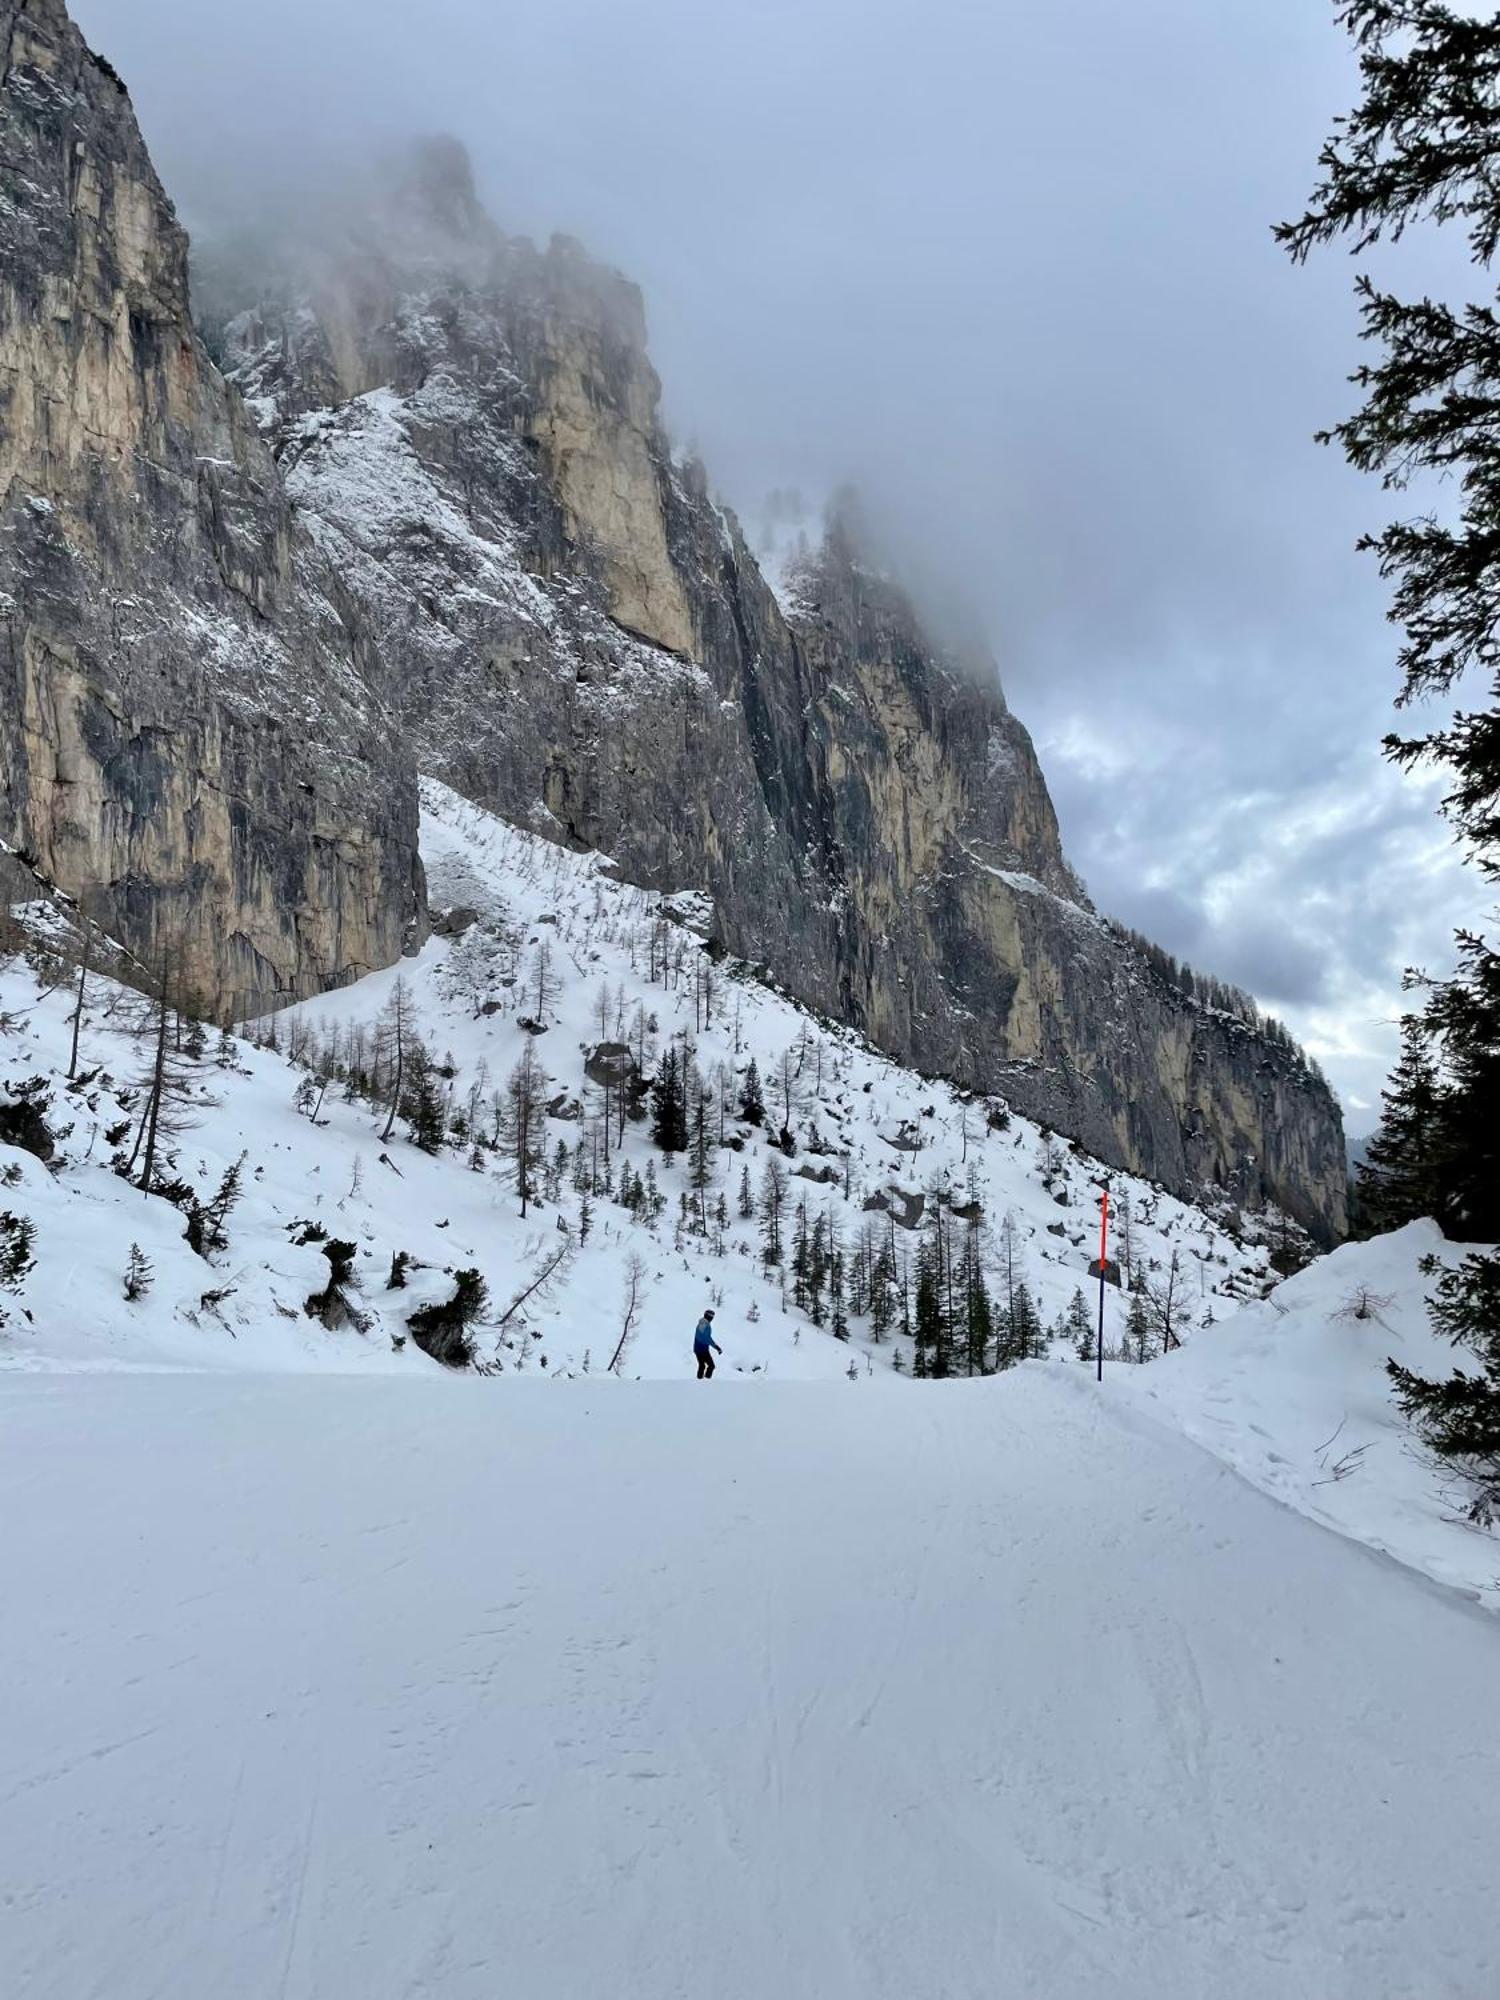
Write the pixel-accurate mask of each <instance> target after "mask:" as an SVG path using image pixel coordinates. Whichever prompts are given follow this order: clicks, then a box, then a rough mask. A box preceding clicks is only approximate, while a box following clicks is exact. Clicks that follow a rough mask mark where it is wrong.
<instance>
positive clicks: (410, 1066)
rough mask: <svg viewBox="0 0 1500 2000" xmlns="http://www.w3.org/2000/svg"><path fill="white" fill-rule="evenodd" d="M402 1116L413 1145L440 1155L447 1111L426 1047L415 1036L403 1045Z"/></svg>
mask: <svg viewBox="0 0 1500 2000" xmlns="http://www.w3.org/2000/svg"><path fill="white" fill-rule="evenodd" d="M401 1115H402V1116H403V1117H404V1118H405V1120H406V1123H407V1127H408V1129H409V1130H410V1132H411V1139H412V1144H413V1145H414V1146H418V1147H420V1148H421V1150H422V1151H423V1152H424V1153H440V1152H441V1151H442V1150H443V1141H444V1139H445V1138H446V1137H447V1126H448V1119H447V1112H446V1108H445V1105H444V1101H443V1093H442V1091H441V1090H440V1089H439V1087H438V1078H437V1073H436V1071H435V1069H434V1067H433V1062H432V1057H431V1056H430V1055H429V1053H428V1050H427V1044H426V1043H425V1042H424V1041H423V1040H422V1039H421V1037H420V1036H418V1035H411V1036H409V1037H408V1038H407V1043H406V1077H405V1082H404V1085H403V1088H402V1092H401Z"/></svg>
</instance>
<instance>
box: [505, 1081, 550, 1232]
mask: <svg viewBox="0 0 1500 2000" xmlns="http://www.w3.org/2000/svg"><path fill="white" fill-rule="evenodd" d="M546 1125H547V1105H546V1100H545V1095H544V1081H543V1077H542V1066H541V1064H540V1063H539V1062H538V1061H537V1056H536V1049H535V1047H534V1045H533V1044H532V1043H530V1042H527V1043H526V1045H525V1046H524V1047H523V1049H522V1050H521V1054H520V1057H519V1059H518V1061H517V1063H516V1065H515V1067H514V1069H512V1071H511V1073H510V1076H509V1077H508V1078H507V1080H506V1085H505V1099H504V1106H503V1111H502V1135H501V1136H502V1140H503V1143H504V1146H505V1150H506V1153H507V1156H508V1158H509V1160H510V1170H511V1177H512V1180H513V1182H514V1185H515V1190H516V1193H517V1195H518V1196H519V1198H520V1202H521V1214H522V1216H523V1217H524V1216H525V1214H526V1211H527V1209H528V1207H529V1206H530V1204H531V1202H532V1201H533V1200H534V1198H535V1195H536V1181H537V1169H538V1167H539V1166H540V1165H541V1160H542V1152H543V1148H544V1146H545V1144H546V1136H547V1134H546Z"/></svg>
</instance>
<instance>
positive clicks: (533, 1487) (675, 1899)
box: [0, 1363, 1500, 2000]
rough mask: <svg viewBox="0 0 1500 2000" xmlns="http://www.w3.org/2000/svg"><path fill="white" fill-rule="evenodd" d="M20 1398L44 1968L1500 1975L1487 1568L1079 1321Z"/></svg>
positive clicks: (6, 1556)
mask: <svg viewBox="0 0 1500 2000" xmlns="http://www.w3.org/2000/svg"><path fill="white" fill-rule="evenodd" d="M1144 1372H1145V1373H1147V1374H1149V1372H1150V1371H1149V1370H1147V1371H1144ZM0 1429H3V1433H4V1437H5V1449H4V1451H3V1453H0V1502H3V1507H4V1513H5V1518H6V1520H7V1521H8V1522H9V1523H11V1524H12V1525H11V1529H10V1531H9V1532H7V1534H6V1535H5V1537H4V1538H3V1541H0V1593H3V1601H4V1603H5V1605H6V1607H7V1642H6V1659H7V1673H6V1700H5V1704H4V1709H3V1715H0V1875H3V1879H4V1882H5V1901H4V1906H3V1909H0V1934H3V1956H4V1961H5V1966H6V1973H5V1989H6V1991H7V1992H8V1993H14V1994H17V1995H24V1996H25V2000H204V1996H207V1995H212V1996H214V2000H268V1996H269V1997H270V2000H343V1996H346V1995H348V1996H355V1995H357V1996H359V2000H412V1996H417V1995H421V1996H424V2000H494V1996H497V1995H505V1996H507V2000H595V1996H601V1995H609V1996H620V2000H701V1996H704V1995H712V1996H714V2000H773V1997H774V1996H785V2000H912V1996H916V1995H921V1996H929V1995H930V1996H934V2000H937V1996H942V2000H992V1996H996V1995H1006V1996H1010V1995H1015V1996H1018V2000H1020V1996H1024V2000H1204V1996H1205V1995H1208V1994H1212V1995H1215V1996H1218V2000H1417V1996H1420V2000H1486V1996H1488V1995H1491V1994H1493V1993H1494V1992H1496V1991H1497V1989H1500V1903H1497V1900H1496V1898H1495V1894H1494V1879H1493V1876H1494V1870H1493V1854H1494V1837H1495V1830H1496V1812H1497V1800H1500V1744H1497V1742H1496V1740H1495V1737H1494V1734H1493V1732H1492V1731H1491V1730H1490V1729H1489V1727H1488V1718H1489V1717H1490V1716H1491V1715H1492V1712H1493V1695H1494V1688H1495V1678H1496V1666H1497V1658H1500V1652H1497V1647H1500V1629H1497V1627H1496V1625H1495V1621H1494V1620H1493V1619H1492V1618H1491V1617H1489V1616H1488V1615H1487V1614H1485V1613H1484V1612H1482V1611H1480V1610H1478V1609H1477V1608H1476V1607H1475V1606H1474V1605H1473V1604H1472V1603H1470V1602H1468V1601H1466V1600H1465V1599H1463V1598H1461V1597H1460V1596H1459V1595H1458V1594H1456V1593H1454V1592H1448V1591H1443V1590H1440V1589H1439V1588H1438V1587H1437V1586H1435V1585H1433V1584H1430V1583H1428V1582H1427V1581H1425V1580H1424V1579H1421V1578H1418V1577H1416V1576H1414V1575H1413V1574H1412V1573H1411V1572H1410V1571H1408V1570H1405V1569H1402V1568H1400V1567H1399V1566H1398V1565H1396V1564H1394V1563H1391V1562H1389V1561H1388V1560H1384V1559H1382V1558H1379V1557H1376V1556H1374V1555H1372V1554H1371V1553H1370V1552H1369V1551H1368V1550H1366V1549H1363V1548H1360V1547H1358V1546H1357V1545H1355V1544H1354V1543H1352V1542H1350V1541H1347V1540H1345V1539H1343V1538H1341V1537H1339V1536H1336V1535H1332V1534H1329V1533H1328V1532H1327V1531H1326V1530H1324V1529H1323V1528H1321V1527H1318V1526H1316V1525H1315V1524H1313V1523H1312V1522H1310V1521H1307V1520H1305V1519H1303V1518H1301V1517H1300V1516H1299V1515H1297V1514H1295V1513H1292V1512H1290V1511H1289V1510H1288V1509H1286V1508H1284V1507H1281V1506H1278V1505H1277V1504H1276V1503H1275V1502H1273V1501H1272V1500H1270V1499H1268V1498H1266V1497H1265V1496H1264V1495H1262V1494H1260V1493H1257V1492H1255V1491H1254V1490H1253V1489H1252V1488H1251V1487H1250V1486H1249V1485H1247V1484H1246V1483H1245V1482H1244V1481H1243V1480H1242V1479H1240V1478H1239V1477H1238V1476H1237V1475H1236V1474H1235V1473H1234V1472H1232V1471H1231V1470H1229V1469H1228V1468H1227V1467H1226V1466H1224V1465H1223V1464H1221V1463H1220V1462H1219V1461H1217V1460H1216V1459H1214V1458H1212V1457H1210V1456H1209V1455H1208V1454H1207V1453H1206V1452H1204V1451H1202V1450H1200V1449H1199V1448H1198V1447H1197V1446H1196V1445H1194V1444H1192V1443H1191V1442H1189V1441H1188V1440H1187V1439H1185V1438H1184V1437H1183V1436H1182V1435H1181V1433H1180V1431H1175V1430H1172V1429H1169V1428H1168V1427H1167V1426H1166V1425H1164V1424H1162V1423H1160V1422H1157V1421H1154V1420H1152V1419H1151V1418H1149V1417H1147V1416H1145V1415H1144V1414H1142V1413H1141V1412H1140V1410H1139V1409H1138V1408H1137V1407H1136V1406H1135V1405H1134V1404H1133V1402H1132V1401H1130V1400H1129V1399H1126V1400H1125V1401H1123V1402H1122V1400H1121V1399H1120V1396H1119V1393H1118V1388H1117V1385H1116V1384H1114V1383H1106V1385H1105V1390H1104V1393H1103V1395H1102V1396H1101V1395H1100V1393H1099V1392H1098V1391H1097V1390H1096V1386H1095V1384H1094V1383H1093V1381H1092V1379H1091V1378H1090V1377H1089V1375H1088V1374H1087V1372H1086V1371H1084V1370H1082V1369H1080V1368H1077V1367H1076V1366H1075V1367H1072V1368H1065V1367H1064V1366H1063V1365H1062V1364H1061V1363H1058V1364H1050V1365H1036V1366H1032V1367H1028V1368H1023V1369H1020V1370H1016V1371H1013V1372H1012V1373H1010V1374H1008V1375H1004V1376H1001V1377H999V1378H995V1379H990V1380H984V1381H976V1382H973V1383H970V1382H954V1383H945V1384H941V1383H934V1384H920V1385H918V1384H907V1383H902V1382H899V1381H897V1380H896V1379H895V1378H894V1377H892V1376H890V1375H889V1374H885V1375H879V1374H878V1375H877V1376H876V1377H875V1378H874V1380H873V1381H868V1382H862V1383H860V1384H858V1385H851V1384H849V1383H846V1382H840V1381H832V1382H825V1383H821V1384H819V1383H814V1382H808V1383H801V1384H799V1383H786V1382H777V1381H774V1380H773V1381H771V1382H769V1383H762V1382H759V1381H750V1380H745V1379H741V1378H730V1379H728V1380H726V1381H720V1382H715V1383H714V1384H712V1385H707V1386H705V1387H703V1388H700V1387H699V1385H697V1384H696V1383H689V1382H682V1383H665V1382H642V1383H623V1384H621V1383H615V1382H612V1381H601V1380H594V1381H592V1382H584V1381H574V1382H566V1383H560V1384H549V1383H546V1382H543V1381H540V1380H538V1379H536V1378H535V1377H533V1378H532V1379H530V1380H522V1381H516V1380H515V1379H513V1378H510V1379H506V1378H500V1379H491V1380H488V1381H480V1382H474V1381H472V1380H470V1381H465V1380H463V1379H462V1378H443V1377H441V1376H439V1375H437V1374H435V1373H434V1374H431V1375H429V1376H428V1377H427V1378H426V1379H411V1380H407V1381H395V1380H391V1379H377V1378H374V1377H366V1378H364V1379H347V1378H346V1379H344V1380H335V1379H332V1378H329V1377H326V1376H322V1377H317V1378H307V1379H301V1380H297V1379H292V1378H289V1377H287V1376H284V1375H283V1376H279V1377H278V1376H272V1375H265V1374H262V1375H260V1376H257V1377H242V1378H239V1379H233V1378H228V1377H225V1376H224V1375H222V1374H220V1375H217V1376H208V1375H147V1374H140V1373H137V1374H131V1375H126V1374H120V1373H115V1374H112V1375H108V1376H99V1375H95V1376H91V1377H89V1378H86V1379H80V1378H76V1377H74V1378H68V1377H62V1376H57V1375H52V1376H40V1375H36V1374H31V1375H17V1374H11V1375H8V1376H5V1377H3V1378H0Z"/></svg>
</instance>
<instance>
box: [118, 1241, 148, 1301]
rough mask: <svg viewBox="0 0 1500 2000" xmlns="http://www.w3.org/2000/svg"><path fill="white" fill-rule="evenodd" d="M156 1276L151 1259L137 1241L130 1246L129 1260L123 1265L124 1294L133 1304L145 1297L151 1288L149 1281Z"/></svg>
mask: <svg viewBox="0 0 1500 2000" xmlns="http://www.w3.org/2000/svg"><path fill="white" fill-rule="evenodd" d="M155 1276H156V1272H155V1271H154V1269H153V1268H152V1264H151V1259H150V1258H149V1257H148V1256H147V1255H146V1253H145V1251H144V1250H143V1249H142V1248H141V1246H140V1244H139V1243H132V1244H131V1246H130V1257H129V1261H128V1262H127V1263H126V1266H125V1296H126V1298H127V1299H128V1300H129V1301H130V1303H131V1304H132V1305H134V1304H135V1303H136V1302H137V1301H138V1300H139V1299H143V1298H145V1296H146V1294H147V1293H148V1292H149V1291H150V1289H151V1281H152V1279H153V1278H154V1277H155Z"/></svg>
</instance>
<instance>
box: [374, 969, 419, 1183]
mask: <svg viewBox="0 0 1500 2000" xmlns="http://www.w3.org/2000/svg"><path fill="white" fill-rule="evenodd" d="M411 1032H412V1028H411V995H410V993H409V991H408V990H407V984H406V975H405V974H404V973H401V974H398V975H397V978H396V983H395V985H394V986H393V987H392V988H391V997H390V998H389V1000H387V1001H386V1003H385V1006H384V1007H383V1008H382V1009H381V1014H380V1019H379V1020H378V1021H377V1022H376V1024H375V1059H376V1062H377V1063H378V1064H379V1066H380V1068H381V1070H382V1072H383V1073H384V1074H385V1075H386V1076H388V1077H389V1079H390V1089H389V1093H388V1109H387V1113H386V1121H385V1124H384V1126H383V1127H382V1129H381V1133H380V1143H381V1144H382V1145H387V1144H389V1142H390V1136H391V1134H392V1132H394V1131H395V1129H396V1114H397V1112H398V1111H399V1110H400V1109H401V1096H402V1092H403V1091H404V1089H405V1087H406V1053H407V1047H408V1044H409V1043H410V1041H411Z"/></svg>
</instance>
